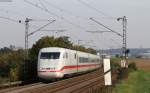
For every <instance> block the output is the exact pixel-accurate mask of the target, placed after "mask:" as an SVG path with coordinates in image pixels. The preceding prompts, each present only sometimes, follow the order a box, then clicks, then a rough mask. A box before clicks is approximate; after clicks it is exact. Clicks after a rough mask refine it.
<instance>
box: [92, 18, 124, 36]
mask: <svg viewBox="0 0 150 93" xmlns="http://www.w3.org/2000/svg"><path fill="white" fill-rule="evenodd" d="M89 19H90V20H92V21H94V22H96V23H97V24H99V25H101V26H102V27H104V28H106V29H108V30H109V31H111V32H113V33H115V34H117V35H118V36H121V37H123V36H122V35H121V34H120V33H119V32H117V31H115V30H112V29H110V28H109V27H108V26H106V25H104V24H102V23H101V22H99V21H97V20H95V19H94V18H92V17H91V18H89Z"/></svg>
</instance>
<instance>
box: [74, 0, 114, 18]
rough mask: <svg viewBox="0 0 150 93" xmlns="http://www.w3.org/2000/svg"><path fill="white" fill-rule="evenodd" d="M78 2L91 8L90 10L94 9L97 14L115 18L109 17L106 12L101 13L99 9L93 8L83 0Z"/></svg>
mask: <svg viewBox="0 0 150 93" xmlns="http://www.w3.org/2000/svg"><path fill="white" fill-rule="evenodd" d="M77 1H78V2H79V3H81V4H83V5H85V6H86V7H88V8H90V9H92V10H94V11H96V12H97V13H99V14H101V15H103V16H105V17H108V18H113V17H111V16H109V15H107V14H105V13H104V12H102V11H100V10H99V9H97V8H95V7H93V6H91V5H90V4H88V3H86V2H84V1H83V0H77Z"/></svg>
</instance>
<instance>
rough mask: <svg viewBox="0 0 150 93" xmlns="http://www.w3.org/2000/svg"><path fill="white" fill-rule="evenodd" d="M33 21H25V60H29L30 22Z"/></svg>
mask: <svg viewBox="0 0 150 93" xmlns="http://www.w3.org/2000/svg"><path fill="white" fill-rule="evenodd" d="M30 20H31V19H29V18H26V20H25V60H27V59H28V32H29V21H30Z"/></svg>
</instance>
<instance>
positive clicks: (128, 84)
mask: <svg viewBox="0 0 150 93" xmlns="http://www.w3.org/2000/svg"><path fill="white" fill-rule="evenodd" d="M114 93H150V72H146V71H143V70H137V71H134V72H131V73H130V74H129V77H128V79H126V80H122V82H121V83H120V84H117V85H116V87H115V89H114Z"/></svg>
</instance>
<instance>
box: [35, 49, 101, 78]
mask: <svg viewBox="0 0 150 93" xmlns="http://www.w3.org/2000/svg"><path fill="white" fill-rule="evenodd" d="M101 65H102V63H101V59H100V56H98V55H93V54H90V53H84V52H80V51H76V50H70V49H65V48H59V47H48V48H42V49H41V50H40V52H39V56H38V77H39V78H41V79H45V80H49V79H55V78H63V77H64V76H66V75H72V74H78V73H82V72H87V71H91V70H95V69H97V68H99V67H101Z"/></svg>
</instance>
